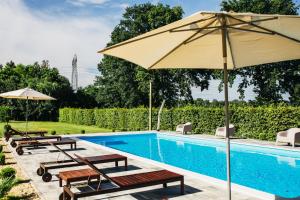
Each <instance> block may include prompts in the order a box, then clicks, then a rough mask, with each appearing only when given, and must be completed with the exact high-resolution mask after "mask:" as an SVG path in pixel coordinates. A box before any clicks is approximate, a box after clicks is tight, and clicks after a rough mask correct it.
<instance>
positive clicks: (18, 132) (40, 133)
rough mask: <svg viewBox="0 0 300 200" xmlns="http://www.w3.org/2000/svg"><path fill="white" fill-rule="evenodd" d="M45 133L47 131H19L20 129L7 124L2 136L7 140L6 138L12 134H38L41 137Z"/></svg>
mask: <svg viewBox="0 0 300 200" xmlns="http://www.w3.org/2000/svg"><path fill="white" fill-rule="evenodd" d="M47 133H48V132H47V131H20V130H17V129H14V128H12V127H11V126H8V127H7V130H6V131H5V133H4V137H5V140H6V141H7V142H8V140H9V139H10V138H11V136H13V135H19V136H26V135H39V136H41V137H43V136H45V134H47Z"/></svg>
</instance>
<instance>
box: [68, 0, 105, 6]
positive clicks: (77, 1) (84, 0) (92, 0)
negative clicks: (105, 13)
mask: <svg viewBox="0 0 300 200" xmlns="http://www.w3.org/2000/svg"><path fill="white" fill-rule="evenodd" d="M108 1H110V0H67V2H69V3H71V4H73V5H75V6H85V5H88V4H93V5H101V4H104V3H106V2H108Z"/></svg>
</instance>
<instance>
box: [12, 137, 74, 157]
mask: <svg viewBox="0 0 300 200" xmlns="http://www.w3.org/2000/svg"><path fill="white" fill-rule="evenodd" d="M51 144H54V145H57V146H58V145H70V147H71V149H77V145H76V140H73V139H69V138H66V139H62V140H59V141H44V142H39V141H36V140H29V141H20V142H18V146H17V148H16V151H17V153H18V155H23V153H24V151H23V148H28V147H33V148H38V147H42V146H50V145H51Z"/></svg>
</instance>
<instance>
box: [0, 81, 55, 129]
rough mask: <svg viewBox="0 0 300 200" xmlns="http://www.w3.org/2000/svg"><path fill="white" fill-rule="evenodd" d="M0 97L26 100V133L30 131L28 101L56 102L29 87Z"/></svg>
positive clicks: (2, 94)
mask: <svg viewBox="0 0 300 200" xmlns="http://www.w3.org/2000/svg"><path fill="white" fill-rule="evenodd" d="M0 97H2V98H6V99H24V100H26V116H25V120H26V127H25V130H26V132H27V129H28V100H56V99H55V98H53V97H50V96H48V95H45V94H43V93H40V92H38V91H35V90H33V89H31V88H28V87H27V88H23V89H19V90H14V91H10V92H5V93H1V94H0Z"/></svg>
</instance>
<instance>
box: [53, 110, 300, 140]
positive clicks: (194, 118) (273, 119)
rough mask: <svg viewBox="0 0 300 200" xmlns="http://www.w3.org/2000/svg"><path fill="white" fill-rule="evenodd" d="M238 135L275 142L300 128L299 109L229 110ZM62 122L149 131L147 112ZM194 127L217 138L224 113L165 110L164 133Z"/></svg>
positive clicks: (74, 114) (66, 114)
mask: <svg viewBox="0 0 300 200" xmlns="http://www.w3.org/2000/svg"><path fill="white" fill-rule="evenodd" d="M230 113H231V119H230V122H231V123H233V124H234V125H235V126H236V128H237V131H236V135H237V136H238V137H244V138H256V139H262V140H274V139H275V137H276V133H277V132H278V131H280V130H286V129H288V128H290V127H299V126H300V107H292V106H261V107H251V106H244V107H239V106H234V107H232V108H230ZM157 114H158V109H153V119H152V122H153V127H152V129H156V124H157ZM59 121H61V122H68V123H74V124H83V125H96V126H98V127H101V128H108V129H112V130H113V131H115V130H120V131H140V130H147V129H148V109H147V108H133V109H125V108H112V109H74V108H63V109H60V111H59ZM188 121H189V122H192V123H193V132H194V133H196V134H203V133H204V134H214V133H215V130H216V128H217V127H219V126H223V125H224V109H223V108H219V107H183V108H174V109H164V110H163V112H162V117H161V127H160V128H161V130H174V129H175V128H176V125H177V124H180V123H184V122H188Z"/></svg>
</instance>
